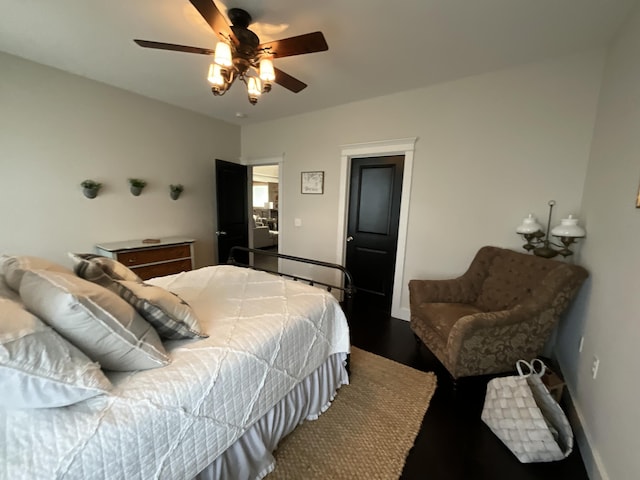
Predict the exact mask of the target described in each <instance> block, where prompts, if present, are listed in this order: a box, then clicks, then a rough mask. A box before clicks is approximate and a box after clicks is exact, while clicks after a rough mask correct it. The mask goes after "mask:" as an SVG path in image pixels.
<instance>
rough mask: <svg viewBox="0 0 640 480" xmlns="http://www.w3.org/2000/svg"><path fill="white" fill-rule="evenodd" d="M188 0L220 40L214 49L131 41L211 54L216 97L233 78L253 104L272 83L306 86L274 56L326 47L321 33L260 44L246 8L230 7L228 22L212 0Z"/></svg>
mask: <svg viewBox="0 0 640 480" xmlns="http://www.w3.org/2000/svg"><path fill="white" fill-rule="evenodd" d="M189 1H190V2H191V4H192V5H193V6H194V7H195V8H196V10H198V12H199V13H200V15H202V17H203V18H204V19H205V21H206V22H207V23H208V24H209V26H211V29H212V30H213V32H214V33H215V34H216V35H217V36H218V38H219V39H220V41H219V42H218V44H217V45H216V48H215V50H210V49H208V48H199V47H189V46H186V45H176V44H173V43H162V42H153V41H149V40H139V39H135V40H134V42H136V43H137V44H138V45H140V46H141V47H146V48H156V49H160V50H173V51H176V52H187V53H198V54H201V55H213V56H214V63H212V64H211V66H210V67H209V75H208V80H209V82H210V83H211V84H212V87H211V91H212V92H213V94H214V95H216V96H219V95H224V94H225V93H226V92H227V90H229V88H230V87H231V85H232V84H233V82H234V81H235V80H236V79H240V80H242V81H243V82H244V83H245V84H246V85H247V93H248V95H249V102H251V104H252V105H255V104H256V103H257V101H258V97H259V96H260V94H262V93H266V92H269V91H270V90H271V86H272V84H273V82H275V83H277V84H279V85H281V86H283V87H284V88H286V89H287V90H290V91H292V92H294V93H298V92H300V91H301V90H302V89H304V88H305V87H306V86H307V85H306V84H305V83H304V82H302V81H300V80H298V79H297V78H295V77H292V76H291V75H289V74H287V73H285V72H283V71H282V70H280V69H278V68H275V67H274V66H273V59H274V58H282V57H290V56H293V55H302V54H305V53H314V52H323V51H325V50H328V49H329V46H328V45H327V42H326V40H325V39H324V35H323V34H322V32H313V33H307V34H305V35H298V36H295V37H290V38H285V39H282V40H275V41H272V42H266V43H260V39H259V38H258V36H257V35H256V34H255V33H253V32H252V31H251V30H249V28H248V27H249V25H250V24H251V15H249V13H247V12H246V11H245V10H242V9H240V8H231V9H229V12H228V15H229V20H230V21H231V25H229V24H228V23H227V21H226V20H225V18H224V16H223V15H222V14H221V13H220V11H219V10H218V7H216V5H215V3H214V2H213V0H189Z"/></svg>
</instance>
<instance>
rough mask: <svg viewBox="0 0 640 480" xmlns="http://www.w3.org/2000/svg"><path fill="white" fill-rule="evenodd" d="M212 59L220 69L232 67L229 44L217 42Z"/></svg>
mask: <svg viewBox="0 0 640 480" xmlns="http://www.w3.org/2000/svg"><path fill="white" fill-rule="evenodd" d="M213 58H214V62H216V63H217V64H218V65H220V66H222V67H230V66H231V65H233V62H232V60H231V47H229V44H228V43H225V42H218V44H217V45H216V51H215V53H214V56H213Z"/></svg>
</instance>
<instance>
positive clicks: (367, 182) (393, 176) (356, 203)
mask: <svg viewBox="0 0 640 480" xmlns="http://www.w3.org/2000/svg"><path fill="white" fill-rule="evenodd" d="M403 169H404V156H390V157H374V158H356V159H353V160H352V161H351V179H350V182H351V184H350V193H349V218H348V225H347V256H346V263H347V265H346V266H347V268H348V269H349V271H350V272H351V274H352V275H353V279H354V284H355V286H356V288H357V293H356V295H355V305H356V306H357V307H363V306H365V307H368V308H375V309H379V310H383V311H385V312H390V311H391V300H392V296H393V275H394V271H395V265H396V247H397V244H398V223H399V219H400V199H401V194H402V174H403Z"/></svg>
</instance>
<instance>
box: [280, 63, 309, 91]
mask: <svg viewBox="0 0 640 480" xmlns="http://www.w3.org/2000/svg"><path fill="white" fill-rule="evenodd" d="M273 71H274V72H275V73H276V83H277V84H278V85H282V86H283V87H284V88H286V89H287V90H291V91H292V92H293V93H298V92H299V91H300V90H304V89H305V88H307V84H306V83H304V82H301V81H300V80H298V79H297V78H296V77H292V76H291V75H289V74H288V73H285V72H283V71H282V70H280V69H279V68H275V67H274V68H273Z"/></svg>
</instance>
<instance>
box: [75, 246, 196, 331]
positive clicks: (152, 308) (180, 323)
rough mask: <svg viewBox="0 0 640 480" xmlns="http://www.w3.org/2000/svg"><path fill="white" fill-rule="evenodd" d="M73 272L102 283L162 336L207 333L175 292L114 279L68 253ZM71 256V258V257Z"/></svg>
mask: <svg viewBox="0 0 640 480" xmlns="http://www.w3.org/2000/svg"><path fill="white" fill-rule="evenodd" d="M69 256H71V258H73V259H74V262H75V266H74V269H75V272H76V274H77V275H78V276H79V277H81V278H84V279H85V280H89V281H90V282H93V283H97V284H98V285H102V286H103V287H105V288H108V289H109V290H111V291H112V292H114V293H116V294H118V295H119V296H120V297H121V298H123V299H124V300H126V301H127V302H128V303H130V304H131V305H132V306H133V307H134V308H135V309H136V310H137V311H138V313H139V314H140V315H142V317H143V318H144V319H145V320H146V321H147V322H149V323H150V324H151V325H153V327H154V328H155V329H156V331H157V332H158V334H159V335H160V336H161V337H162V338H166V339H169V340H179V339H186V338H198V337H205V338H206V337H208V335H207V334H205V333H202V329H201V327H200V322H199V320H198V318H197V317H196V314H195V312H194V311H193V309H192V308H191V306H190V305H189V304H188V303H187V302H185V301H184V300H182V299H181V298H180V297H179V296H178V295H176V294H175V293H172V292H170V291H168V290H165V289H164V288H162V287H158V286H155V285H149V284H147V283H144V282H142V281H140V282H136V281H126V280H114V279H113V278H111V277H110V276H109V275H107V274H106V273H105V272H104V270H103V269H102V268H101V267H100V266H98V265H96V264H95V263H94V262H91V261H90V260H88V259H85V258H83V257H80V256H77V255H75V254H72V253H70V254H69ZM74 256H75V258H74Z"/></svg>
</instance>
